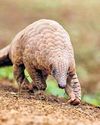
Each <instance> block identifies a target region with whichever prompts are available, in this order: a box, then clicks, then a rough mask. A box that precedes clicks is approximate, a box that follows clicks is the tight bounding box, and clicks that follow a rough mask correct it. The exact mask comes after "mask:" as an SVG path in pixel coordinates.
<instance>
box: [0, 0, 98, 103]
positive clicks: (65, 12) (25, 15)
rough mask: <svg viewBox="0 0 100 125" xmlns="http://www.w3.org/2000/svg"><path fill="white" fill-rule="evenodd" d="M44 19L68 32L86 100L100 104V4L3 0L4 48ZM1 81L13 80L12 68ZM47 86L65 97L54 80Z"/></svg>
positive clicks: (0, 28)
mask: <svg viewBox="0 0 100 125" xmlns="http://www.w3.org/2000/svg"><path fill="white" fill-rule="evenodd" d="M43 18H46V19H53V20H56V21H57V22H59V23H60V24H61V25H62V26H63V27H64V28H65V29H66V30H67V31H68V33H69V35H70V37H71V41H72V44H73V46H74V51H75V59H76V65H77V73H78V76H79V80H80V82H81V86H82V99H83V100H85V101H86V102H89V103H91V104H94V105H100V1H99V0H88V1H87V0H84V1H81V0H75V1H72V0H17V1H14V0H0V49H2V48H3V47H5V46H6V45H7V44H9V43H10V42H11V41H12V39H13V38H14V36H15V35H16V33H18V32H19V31H20V30H22V29H23V28H24V27H26V26H27V25H29V24H30V23H33V22H34V21H36V20H39V19H43ZM0 78H1V79H4V78H8V79H13V74H12V68H1V69H0ZM47 83H48V88H47V90H46V91H47V92H49V93H52V94H54V95H56V96H65V94H64V90H61V89H59V88H58V87H57V84H56V83H55V82H54V80H53V79H52V78H51V79H50V78H49V79H48V80H47Z"/></svg>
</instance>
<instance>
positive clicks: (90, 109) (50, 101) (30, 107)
mask: <svg viewBox="0 0 100 125" xmlns="http://www.w3.org/2000/svg"><path fill="white" fill-rule="evenodd" d="M61 124H62V125H100V108H99V107H94V106H91V105H88V104H85V103H84V104H80V105H79V106H71V105H69V104H67V103H66V100H65V99H62V98H57V97H54V96H50V95H46V94H45V93H44V92H42V91H39V92H37V93H35V94H34V95H33V94H29V93H28V92H26V91H23V92H22V93H21V95H20V96H18V93H17V89H16V88H14V87H12V85H11V83H9V82H7V81H5V82H3V81H2V82H0V125H61Z"/></svg>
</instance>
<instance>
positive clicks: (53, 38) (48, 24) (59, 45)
mask: <svg viewBox="0 0 100 125" xmlns="http://www.w3.org/2000/svg"><path fill="white" fill-rule="evenodd" d="M25 34H26V36H27V38H28V39H27V44H28V46H31V47H32V50H33V51H34V55H35V58H37V61H38V62H43V61H45V60H50V59H54V58H55V57H58V56H61V57H63V56H64V57H65V58H66V57H68V54H69V55H71V56H73V48H72V45H71V42H70V38H69V35H68V33H67V32H66V31H65V30H64V28H63V27H62V26H61V25H60V24H59V23H57V22H56V21H52V20H46V19H42V20H39V21H36V22H35V23H33V24H31V25H29V26H28V27H26V29H25ZM29 44H31V45H29ZM45 62H46V61H45Z"/></svg>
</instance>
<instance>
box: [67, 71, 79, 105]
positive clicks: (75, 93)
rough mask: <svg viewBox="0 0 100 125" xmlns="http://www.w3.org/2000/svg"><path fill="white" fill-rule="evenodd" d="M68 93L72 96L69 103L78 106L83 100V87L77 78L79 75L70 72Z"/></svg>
mask: <svg viewBox="0 0 100 125" xmlns="http://www.w3.org/2000/svg"><path fill="white" fill-rule="evenodd" d="M66 91H67V93H68V95H69V96H70V100H69V102H70V103H71V104H73V105H77V104H79V103H80V100H81V87H80V83H79V80H78V77H77V74H76V73H74V72H70V73H69V75H68V79H67V86H66Z"/></svg>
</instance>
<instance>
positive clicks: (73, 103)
mask: <svg viewBox="0 0 100 125" xmlns="http://www.w3.org/2000/svg"><path fill="white" fill-rule="evenodd" d="M68 103H70V104H71V105H74V106H76V105H79V104H80V103H81V100H80V99H78V98H75V99H72V98H71V99H69V100H68Z"/></svg>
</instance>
